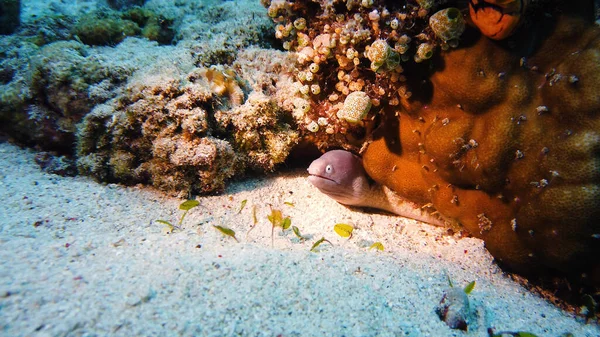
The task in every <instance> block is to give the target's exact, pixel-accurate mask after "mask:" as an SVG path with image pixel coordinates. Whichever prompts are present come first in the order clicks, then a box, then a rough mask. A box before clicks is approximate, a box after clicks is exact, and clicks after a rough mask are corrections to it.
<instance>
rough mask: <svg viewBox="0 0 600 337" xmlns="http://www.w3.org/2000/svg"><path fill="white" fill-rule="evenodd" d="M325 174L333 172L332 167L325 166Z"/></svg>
mask: <svg viewBox="0 0 600 337" xmlns="http://www.w3.org/2000/svg"><path fill="white" fill-rule="evenodd" d="M325 172H327V173H331V172H333V167H332V166H331V165H327V166H325Z"/></svg>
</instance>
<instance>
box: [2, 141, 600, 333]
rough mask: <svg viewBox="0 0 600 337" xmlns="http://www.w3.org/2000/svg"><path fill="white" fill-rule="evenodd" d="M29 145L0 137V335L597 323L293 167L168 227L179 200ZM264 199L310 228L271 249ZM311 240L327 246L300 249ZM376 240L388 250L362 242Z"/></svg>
mask: <svg viewBox="0 0 600 337" xmlns="http://www.w3.org/2000/svg"><path fill="white" fill-rule="evenodd" d="M33 157H34V153H33V152H32V151H30V150H23V149H20V148H18V147H15V146H14V145H11V144H8V143H1V144H0V172H1V180H0V195H1V198H0V200H2V207H1V208H0V219H1V220H2V221H1V225H0V335H2V336H234V335H239V336H279V335H281V336H462V335H469V336H486V335H487V332H486V331H487V328H488V327H493V328H494V329H495V330H496V331H500V330H508V331H530V332H533V333H536V334H538V335H539V336H560V335H561V334H563V333H566V332H570V333H573V334H574V336H599V335H600V329H599V327H598V325H596V324H585V322H584V320H583V319H582V318H578V317H574V316H573V315H571V314H569V313H566V312H563V311H561V310H560V309H558V308H557V307H555V306H553V305H552V304H550V303H548V302H546V301H544V300H543V299H541V298H539V297H537V296H536V295H535V294H532V293H530V292H528V291H527V290H525V289H524V288H523V287H521V286H520V285H518V284H516V283H515V282H513V281H511V279H510V278H509V277H508V276H506V275H505V274H504V273H503V272H502V271H501V270H500V269H499V268H498V267H497V266H496V265H495V264H494V262H493V259H492V257H491V256H490V255H489V253H488V252H487V251H486V250H485V249H484V247H483V243H482V241H480V240H477V239H472V238H462V239H460V238H458V237H454V236H450V235H447V234H445V230H443V229H440V228H436V227H432V226H428V225H424V224H420V223H418V222H416V221H412V220H408V219H402V218H398V217H394V216H386V215H382V214H369V213H365V212H360V211H357V210H351V209H348V208H346V207H343V206H341V205H339V204H337V203H336V202H334V201H333V200H331V199H329V198H328V197H326V196H324V195H322V194H320V193H319V192H318V191H317V190H316V189H315V188H314V187H313V186H312V185H310V184H309V183H308V181H307V180H306V174H305V172H303V171H294V172H289V173H280V174H277V175H274V176H271V177H267V178H255V179H248V180H243V181H239V182H235V183H232V184H230V186H229V188H227V190H226V191H225V192H224V193H223V194H221V195H219V196H210V197H202V198H199V200H200V202H201V206H199V207H197V208H195V209H193V210H191V211H190V212H189V213H188V215H187V217H186V218H185V220H184V222H183V226H182V230H180V231H176V232H174V233H172V234H165V232H164V228H165V227H164V226H163V225H161V224H160V223H157V222H156V220H157V219H166V220H170V221H172V222H176V221H177V219H178V218H179V217H180V215H181V213H182V212H181V211H180V210H178V205H179V204H180V203H181V201H182V200H180V199H177V198H173V197H168V196H166V195H165V194H162V193H160V192H157V191H155V190H152V189H149V188H145V187H122V186H118V185H111V184H109V185H102V184H98V183H95V182H94V181H92V180H90V179H89V178H85V177H77V178H65V177H60V176H56V175H51V174H47V173H44V172H42V171H41V170H40V169H39V168H38V167H37V165H36V164H35V162H34V160H33ZM242 200H248V201H247V204H246V207H245V208H244V209H243V210H242V211H241V212H239V213H238V210H239V208H240V205H241V203H242ZM286 203H293V206H290V205H289V204H286ZM255 205H256V207H257V212H256V213H257V218H258V223H257V225H256V227H255V228H254V229H253V230H252V231H251V232H250V233H249V234H248V231H249V229H250V227H251V226H252V224H253V219H252V218H253V217H252V209H253V207H254V206H255ZM268 205H272V206H273V207H274V208H276V209H280V210H281V211H282V212H283V214H284V215H287V216H290V217H291V219H292V224H293V225H294V226H297V227H298V228H299V229H300V231H301V233H302V234H303V235H306V236H308V237H310V238H309V239H308V240H306V241H305V242H300V241H299V240H297V239H295V236H294V234H293V233H292V232H291V231H288V232H286V233H281V230H279V229H278V230H276V231H275V236H274V240H273V246H272V245H271V225H270V223H269V222H268V219H267V214H268V213H269V206H268ZM336 223H352V224H353V225H354V226H355V227H356V229H355V231H354V235H353V237H352V238H351V239H349V240H348V239H344V238H342V237H340V236H338V235H337V234H336V233H335V232H334V231H333V226H334V225H335V224H336ZM212 225H222V226H227V227H229V228H231V229H233V230H235V231H236V233H237V237H238V239H239V241H240V242H239V243H238V242H236V241H235V240H233V239H232V238H229V237H226V236H223V235H222V234H221V233H220V232H218V231H217V230H215V229H214V228H213V227H212ZM247 234H248V235H247ZM321 237H325V238H327V239H328V240H330V241H331V242H332V243H333V246H332V245H328V244H323V245H322V246H320V247H319V248H320V249H319V250H318V252H310V248H311V246H312V244H313V243H314V242H315V241H316V240H317V239H319V238H321ZM377 241H379V242H381V243H383V245H384V246H385V251H383V252H380V251H376V250H369V249H368V247H369V246H370V245H371V244H372V243H373V242H377ZM446 275H448V276H449V277H450V279H452V281H453V283H454V284H455V285H456V286H461V287H462V286H464V285H465V284H467V283H468V282H470V281H476V283H477V284H476V286H475V289H474V291H473V292H472V294H471V295H470V301H471V305H472V307H473V309H474V310H475V312H476V316H477V319H476V321H475V322H472V323H471V330H470V331H469V333H468V334H467V333H464V332H462V331H458V330H451V329H449V328H448V327H447V326H446V325H445V323H443V322H442V321H440V319H439V318H438V317H437V315H436V314H435V312H434V308H435V307H436V305H437V303H438V302H439V300H440V299H441V297H442V294H443V290H444V288H446V287H447V285H448V282H447V276H446Z"/></svg>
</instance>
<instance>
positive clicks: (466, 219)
mask: <svg viewBox="0 0 600 337" xmlns="http://www.w3.org/2000/svg"><path fill="white" fill-rule="evenodd" d="M592 8H593V7H592V2H591V1H589V2H581V3H578V4H577V5H574V4H571V3H569V4H565V3H562V5H561V6H558V7H557V12H555V13H552V14H551V15H544V16H543V18H541V19H540V21H539V22H537V29H529V30H521V31H520V34H519V35H514V36H513V37H512V38H511V41H510V43H497V42H496V41H492V40H490V39H488V38H486V37H485V36H481V35H479V34H474V33H473V34H471V33H469V34H470V35H469V40H467V41H465V44H466V45H467V46H468V47H465V48H459V49H456V50H449V51H447V52H444V53H443V58H441V59H440V60H439V61H438V62H439V64H437V66H438V68H439V70H438V71H437V72H435V73H433V74H432V75H431V77H430V79H429V80H428V81H424V82H421V83H420V86H419V87H418V88H417V87H415V90H414V91H413V92H414V93H415V94H414V95H413V96H412V98H411V100H410V101H409V102H407V103H406V104H403V110H401V111H399V113H398V116H397V117H396V116H394V112H389V116H388V118H387V119H386V121H385V124H384V127H383V128H381V129H379V130H378V131H377V132H375V134H374V139H375V140H374V141H373V142H372V143H371V144H370V145H369V146H368V148H367V149H366V152H365V153H364V157H363V158H364V163H365V168H366V170H367V173H368V174H369V175H370V176H371V177H373V178H374V179H375V180H376V181H378V182H379V183H381V184H383V185H386V186H389V187H391V188H392V189H393V190H395V191H396V192H397V193H398V194H399V195H400V196H402V197H403V198H406V199H408V200H411V201H413V202H416V203H418V204H420V205H424V206H426V207H433V208H434V209H436V210H437V211H438V212H440V213H441V214H443V215H444V216H446V217H448V218H451V219H453V220H455V221H456V222H458V223H460V224H462V225H463V226H464V228H465V229H467V230H468V232H470V233H471V234H472V235H474V236H476V237H479V238H482V239H483V240H484V241H485V244H486V247H487V248H488V249H489V251H490V252H491V253H492V255H493V256H494V257H495V258H496V259H497V260H498V262H499V263H500V264H501V265H504V266H507V267H509V268H510V269H511V270H513V271H517V272H520V273H524V274H528V275H531V274H535V273H537V272H540V273H545V272H550V271H552V272H555V271H559V272H561V273H565V274H567V275H571V276H572V277H573V280H576V281H577V282H579V281H581V282H584V283H591V284H596V285H598V284H600V264H599V263H598V259H597V257H598V256H599V254H600V244H599V243H600V241H599V240H600V222H599V221H598V217H599V216H600V176H599V175H598V172H599V170H598V163H599V162H600V156H599V153H600V152H599V150H598V149H599V146H600V134H598V130H600V120H599V119H598V111H600V96H599V95H600V94H599V91H598V87H599V86H600V75H599V74H600V59H599V57H598V55H600V52H599V51H600V28H598V27H597V26H595V25H594V24H593V20H594V18H593V17H592V15H591V13H592V11H591V9H592ZM466 34H467V33H465V35H466ZM532 42H537V44H538V45H539V46H538V47H537V48H533V49H532V47H531V46H532Z"/></svg>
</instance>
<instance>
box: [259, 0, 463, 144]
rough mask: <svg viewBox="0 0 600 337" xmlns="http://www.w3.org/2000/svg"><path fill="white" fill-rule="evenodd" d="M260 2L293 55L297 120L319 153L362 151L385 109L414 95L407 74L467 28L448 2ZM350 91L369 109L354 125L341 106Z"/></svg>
mask: <svg viewBox="0 0 600 337" xmlns="http://www.w3.org/2000/svg"><path fill="white" fill-rule="evenodd" d="M262 3H263V5H264V6H265V7H267V14H268V15H269V16H270V17H271V18H272V19H273V21H274V22H275V23H277V26H276V27H275V36H276V37H277V38H278V39H281V40H282V41H283V48H284V49H286V50H289V51H292V52H294V53H295V54H296V56H297V64H296V68H297V70H296V76H295V80H296V86H297V89H296V93H295V96H296V97H297V100H296V108H295V109H296V111H295V112H294V116H295V118H296V120H297V122H298V125H299V129H300V131H301V132H302V133H303V134H311V133H312V136H311V138H312V139H313V142H315V143H316V144H317V145H318V146H319V147H320V148H327V147H332V146H335V147H345V148H349V149H357V148H359V147H360V145H361V143H362V141H363V140H364V139H365V137H366V136H367V134H368V133H367V132H365V130H369V129H370V127H371V125H372V124H373V120H374V119H375V118H376V116H377V115H379V114H380V113H381V111H382V107H386V106H399V105H400V103H401V101H403V100H404V101H405V100H407V99H408V98H409V97H410V95H411V94H412V89H411V88H410V86H409V85H408V84H407V83H406V79H407V77H406V76H407V74H406V72H405V69H409V70H408V71H409V72H410V71H412V70H410V68H415V67H416V65H415V63H427V60H429V59H430V58H431V57H432V56H433V55H434V53H436V52H437V50H439V49H442V50H447V49H449V48H454V47H457V46H458V45H459V43H458V41H459V39H460V36H461V34H462V33H463V31H464V29H465V21H464V19H463V17H462V16H463V13H462V12H461V11H460V10H459V9H457V8H452V7H448V6H449V5H451V2H443V4H442V2H437V1H418V2H412V1H406V2H401V3H399V4H390V3H388V2H385V1H378V0H369V1H353V0H347V1H339V0H338V1H308V0H303V1H286V0H272V1H270V0H263V1H262ZM426 66H427V65H426ZM417 68H418V67H417ZM354 92H361V93H363V94H361V99H364V98H365V97H369V98H370V100H371V102H370V105H371V106H372V108H371V109H367V110H368V111H367V112H366V113H365V114H364V115H363V114H358V115H356V116H357V117H359V118H358V120H357V119H356V118H354V117H352V118H346V117H347V116H348V108H347V104H345V103H344V102H347V101H348V98H350V101H353V100H354V97H357V96H351V95H353V93H354Z"/></svg>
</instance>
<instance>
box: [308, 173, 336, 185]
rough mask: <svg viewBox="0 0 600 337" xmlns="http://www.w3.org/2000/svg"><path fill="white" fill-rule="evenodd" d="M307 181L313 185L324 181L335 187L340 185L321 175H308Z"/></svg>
mask: <svg viewBox="0 0 600 337" xmlns="http://www.w3.org/2000/svg"><path fill="white" fill-rule="evenodd" d="M308 181H310V182H311V183H312V184H313V185H315V182H324V181H326V182H332V183H334V184H336V185H339V184H340V183H339V182H337V181H335V180H333V179H331V178H327V177H324V176H322V175H318V174H312V173H309V174H308Z"/></svg>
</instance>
